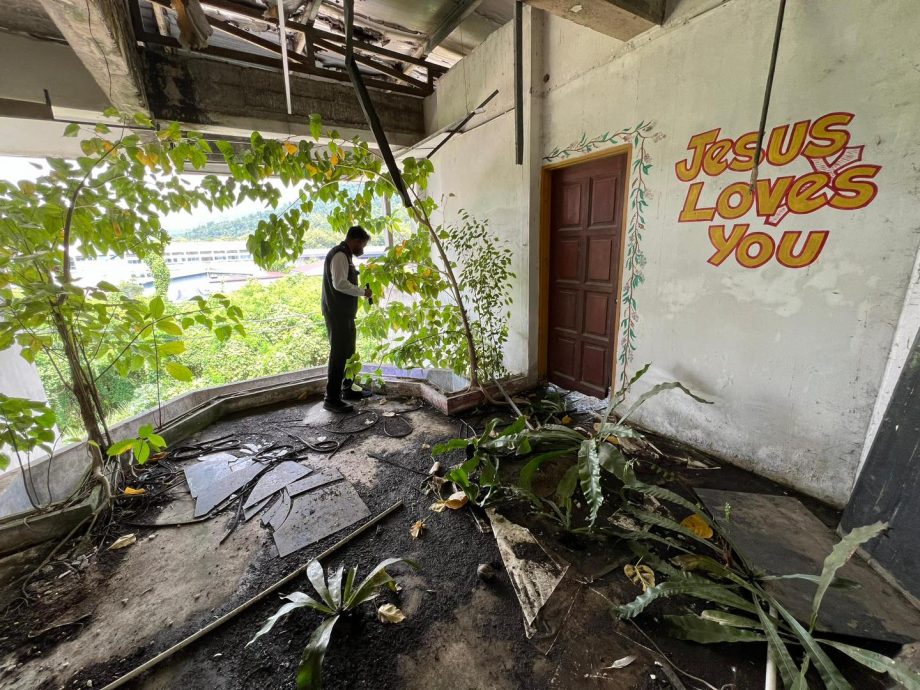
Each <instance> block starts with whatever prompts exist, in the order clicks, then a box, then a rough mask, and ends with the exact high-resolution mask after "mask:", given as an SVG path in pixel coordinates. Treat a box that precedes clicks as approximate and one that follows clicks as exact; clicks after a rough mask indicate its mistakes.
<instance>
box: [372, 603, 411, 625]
mask: <svg viewBox="0 0 920 690" xmlns="http://www.w3.org/2000/svg"><path fill="white" fill-rule="evenodd" d="M377 618H379V619H380V622H381V623H402V622H403V621H404V620H406V615H405V614H404V613H403V612H402V611H400V610H399V609H398V608H396V607H395V606H393V604H384V605H383V606H381V607H380V608H379V609H377Z"/></svg>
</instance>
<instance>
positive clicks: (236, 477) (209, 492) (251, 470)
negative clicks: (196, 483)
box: [195, 459, 268, 518]
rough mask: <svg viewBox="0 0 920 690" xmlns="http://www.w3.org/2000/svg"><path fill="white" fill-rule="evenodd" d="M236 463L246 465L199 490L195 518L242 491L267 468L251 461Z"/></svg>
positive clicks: (241, 460) (242, 460)
mask: <svg viewBox="0 0 920 690" xmlns="http://www.w3.org/2000/svg"><path fill="white" fill-rule="evenodd" d="M237 462H238V463H242V462H246V463H248V464H246V465H244V466H242V467H240V469H238V470H236V471H229V472H227V473H226V474H225V475H224V476H223V477H219V478H217V479H216V480H214V481H212V482H211V483H209V484H206V485H205V486H203V487H202V488H201V489H200V490H199V493H198V496H197V499H198V500H197V501H196V503H195V517H196V518H197V517H201V516H202V515H206V514H207V513H209V512H211V510H213V509H214V508H216V507H217V506H218V505H220V504H221V503H223V502H224V501H225V500H227V498H229V497H230V495H231V494H233V492H235V491H239V490H240V489H242V488H243V487H244V486H246V484H248V483H249V482H250V481H252V480H253V479H255V478H256V477H258V476H259V474H260V473H262V472H264V471H265V470H266V469H267V468H268V465H263V464H261V463H258V462H254V461H252V460H244V459H240V460H238V461H237Z"/></svg>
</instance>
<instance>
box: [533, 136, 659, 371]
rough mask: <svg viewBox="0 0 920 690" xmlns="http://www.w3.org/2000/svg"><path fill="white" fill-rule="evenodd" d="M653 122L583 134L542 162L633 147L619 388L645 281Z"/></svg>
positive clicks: (632, 345) (629, 359)
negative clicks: (639, 290)
mask: <svg viewBox="0 0 920 690" xmlns="http://www.w3.org/2000/svg"><path fill="white" fill-rule="evenodd" d="M653 129H654V123H653V122H646V121H644V120H643V121H642V122H640V123H639V124H637V125H635V126H634V127H627V128H626V129H622V130H620V131H618V132H612V133H611V132H604V133H603V134H601V135H599V136H596V137H594V138H592V139H589V138H588V136H587V135H586V134H582V135H581V139H579V140H578V141H577V142H575V143H573V144H569V145H568V146H566V147H565V148H555V149H553V150H552V151H551V152H550V153H549V155H547V156H544V157H543V160H544V161H546V162H547V163H549V162H552V161H556V160H565V159H566V158H569V157H570V156H573V155H576V154H582V153H590V152H591V151H594V150H597V149H599V148H601V147H602V146H605V145H615V144H628V143H631V144H632V145H633V158H634V160H633V162H632V171H631V175H630V183H629V223H628V225H627V227H626V256H625V258H624V261H623V270H624V271H625V275H624V280H623V293H622V295H621V302H622V305H623V307H622V312H621V314H620V346H619V348H618V354H617V360H618V363H619V368H620V385H621V387H622V386H625V385H626V383H627V382H628V380H629V378H628V375H627V373H626V372H627V370H628V369H629V365H630V363H631V362H632V360H633V355H634V354H635V350H636V340H637V335H636V326H637V325H638V323H639V311H638V308H637V305H636V289H637V288H638V287H639V286H640V285H641V284H642V282H643V281H644V280H645V275H644V273H643V270H644V268H645V254H644V253H643V252H642V246H641V245H642V233H643V231H644V230H645V209H646V208H647V207H648V202H649V200H650V199H651V194H652V193H651V192H650V191H649V189H648V185H647V184H646V181H645V180H646V177H647V176H648V174H649V171H650V170H651V169H652V157H651V155H650V154H649V152H648V151H647V150H646V142H647V141H648V140H649V139H652V140H655V141H657V140H658V139H659V138H660V137H661V135H660V134H657V133H653V132H652V130H653Z"/></svg>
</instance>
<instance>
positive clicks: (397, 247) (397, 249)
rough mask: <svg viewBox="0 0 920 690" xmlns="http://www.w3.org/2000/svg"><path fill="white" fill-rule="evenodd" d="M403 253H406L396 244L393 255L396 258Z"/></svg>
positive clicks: (403, 248)
mask: <svg viewBox="0 0 920 690" xmlns="http://www.w3.org/2000/svg"><path fill="white" fill-rule="evenodd" d="M404 251H406V248H405V247H404V246H403V245H401V244H397V245H396V247H394V249H393V253H394V254H396V257H397V258H399V257H400V256H402V255H403V252H404Z"/></svg>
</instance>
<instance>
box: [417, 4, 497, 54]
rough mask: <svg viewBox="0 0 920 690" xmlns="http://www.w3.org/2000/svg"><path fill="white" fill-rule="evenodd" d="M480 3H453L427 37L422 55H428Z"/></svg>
mask: <svg viewBox="0 0 920 690" xmlns="http://www.w3.org/2000/svg"><path fill="white" fill-rule="evenodd" d="M481 4H482V0H460V2H458V3H457V4H456V5H454V9H452V10H451V11H450V14H448V15H447V16H446V17H444V21H443V22H441V25H440V26H439V27H438V28H437V29H435V30H434V31H433V32H432V34H431V35H430V36H429V37H428V40H427V41H426V42H425V48H424V52H423V53H422V55H428V54H429V53H430V52H431V51H432V50H434V49H435V48H437V47H438V46H439V45H441V44H442V43H443V42H444V39H445V38H447V37H448V36H450V35H451V34H452V33H453V32H454V29H456V28H457V27H458V26H460V24H462V23H463V20H464V19H466V18H467V17H469V16H470V15H471V14H473V12H475V11H476V8H477V7H479V6H480V5H481ZM422 55H419V56H418V57H421V56H422Z"/></svg>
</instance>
